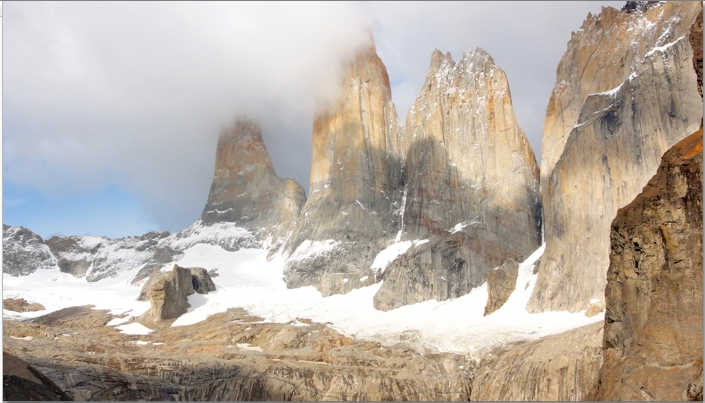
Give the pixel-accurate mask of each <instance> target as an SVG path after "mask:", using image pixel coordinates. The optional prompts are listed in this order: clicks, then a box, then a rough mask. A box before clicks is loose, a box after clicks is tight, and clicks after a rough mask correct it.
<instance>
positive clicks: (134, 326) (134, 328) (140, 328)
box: [117, 322, 152, 335]
mask: <svg viewBox="0 0 705 403" xmlns="http://www.w3.org/2000/svg"><path fill="white" fill-rule="evenodd" d="M117 329H120V331H121V332H123V333H125V334H136V335H145V334H150V333H151V332H152V329H150V328H148V327H147V326H145V325H143V324H141V323H137V322H132V323H128V324H126V325H120V326H118V327H117Z"/></svg>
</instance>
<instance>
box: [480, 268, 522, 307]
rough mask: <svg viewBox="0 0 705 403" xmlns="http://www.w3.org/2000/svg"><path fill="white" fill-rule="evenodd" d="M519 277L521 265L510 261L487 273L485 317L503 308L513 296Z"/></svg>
mask: <svg viewBox="0 0 705 403" xmlns="http://www.w3.org/2000/svg"><path fill="white" fill-rule="evenodd" d="M517 277H519V263H517V261H516V260H514V259H509V260H508V261H506V262H504V263H503V264H502V265H501V266H499V267H497V268H496V269H494V270H490V271H488V272H487V306H486V307H485V315H489V314H491V313H492V312H494V311H496V310H497V309H499V308H501V307H502V305H504V303H505V302H507V300H508V299H509V296H510V295H512V293H513V292H514V290H515V289H516V285H517Z"/></svg>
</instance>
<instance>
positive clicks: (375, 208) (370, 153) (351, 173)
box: [285, 39, 403, 295]
mask: <svg viewBox="0 0 705 403" xmlns="http://www.w3.org/2000/svg"><path fill="white" fill-rule="evenodd" d="M342 87H343V92H342V99H341V101H340V103H339V104H338V105H337V106H335V107H333V108H331V109H330V110H328V111H327V112H325V113H322V114H320V115H318V116H317V117H316V118H315V120H314V125H313V152H312V165H311V182H310V187H309V198H308V201H307V203H306V205H305V207H304V209H303V211H302V214H301V217H300V219H299V220H298V222H297V224H296V228H295V230H294V233H293V235H292V238H291V240H290V242H289V243H288V245H287V247H286V248H285V253H286V254H287V255H288V260H287V263H286V268H285V276H286V282H287V286H289V287H301V286H307V285H314V286H316V288H317V289H318V290H319V291H321V293H323V294H324V295H330V294H336V293H346V292H348V291H350V290H352V289H354V288H359V287H360V286H363V285H369V284H372V283H373V282H374V276H373V273H372V271H371V270H370V266H371V264H372V262H373V260H374V258H375V256H376V255H377V253H378V252H379V251H380V250H382V249H383V248H384V247H385V246H386V241H387V240H389V239H392V238H393V237H394V234H395V233H394V231H395V230H396V228H397V221H398V216H397V214H395V211H396V209H397V208H398V205H397V204H396V203H398V199H399V198H400V191H399V189H401V184H402V182H403V169H402V158H403V156H402V146H401V144H402V138H401V137H400V135H401V134H400V132H399V128H398V122H397V114H396V109H395V107H394V104H393V103H392V100H391V90H390V85H389V76H388V75H387V69H386V67H385V66H384V64H383V63H382V60H381V59H380V58H379V56H377V53H376V50H375V46H374V43H373V42H372V41H371V39H370V43H369V44H368V46H367V47H366V48H364V49H361V50H360V51H359V52H358V53H357V54H356V56H355V57H354V59H353V60H351V61H350V62H349V64H348V66H347V69H346V73H345V76H344V81H343V84H342Z"/></svg>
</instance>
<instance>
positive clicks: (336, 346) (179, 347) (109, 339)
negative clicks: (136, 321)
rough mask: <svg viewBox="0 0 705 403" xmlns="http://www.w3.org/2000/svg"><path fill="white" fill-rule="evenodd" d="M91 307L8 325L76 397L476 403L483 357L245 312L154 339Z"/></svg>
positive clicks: (24, 354) (6, 338)
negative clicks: (357, 337)
mask: <svg viewBox="0 0 705 403" xmlns="http://www.w3.org/2000/svg"><path fill="white" fill-rule="evenodd" d="M112 319H113V316H112V315H110V314H109V313H107V312H106V311H98V310H94V309H90V308H87V307H78V308H70V309H65V310H62V311H58V312H54V313H53V314H50V315H46V316H45V317H42V318H38V319H35V320H34V321H33V322H20V321H7V322H6V323H5V324H4V326H3V347H4V349H5V350H7V351H8V352H11V353H12V354H15V355H17V356H18V357H20V358H22V359H24V360H26V361H27V362H29V363H30V364H31V365H32V366H34V367H36V368H37V369H38V370H39V371H41V372H42V373H44V374H46V376H47V377H48V378H50V379H51V380H52V381H53V382H54V383H56V384H57V385H58V386H59V387H60V388H61V389H62V390H64V391H65V392H66V394H67V395H69V396H70V397H71V398H73V399H74V400H128V401H136V400H160V401H167V400H187V401H240V400H245V401H251V400H269V401H287V400H302V401H334V400H362V401H379V400H389V401H402V400H410V401H413V400H415V401H467V400H468V399H469V398H470V383H471V382H470V379H471V376H472V371H473V369H474V361H473V360H471V359H469V358H467V357H464V356H462V355H458V354H449V353H436V354H426V355H421V354H419V353H417V352H415V351H413V350H411V349H409V348H405V347H402V346H399V347H382V346H380V345H379V344H377V343H370V342H358V341H354V340H352V339H351V338H349V337H346V336H344V335H342V334H340V333H338V332H337V331H335V330H333V329H331V328H329V327H327V326H326V325H324V324H321V323H316V322H312V321H310V320H307V319H305V318H300V319H299V320H298V321H296V323H289V324H277V323H266V322H264V321H263V320H262V318H258V317H252V316H249V315H247V314H245V313H244V312H243V311H242V310H240V309H231V310H228V311H227V312H223V313H219V314H216V315H213V316H211V317H209V318H208V319H206V320H205V321H203V322H200V323H198V324H195V325H189V326H178V327H164V328H159V329H155V330H154V331H153V332H151V333H149V334H147V335H126V334H121V333H120V332H118V331H117V330H116V329H115V328H114V327H112V326H105V324H106V323H108V322H110V321H111V320H112Z"/></svg>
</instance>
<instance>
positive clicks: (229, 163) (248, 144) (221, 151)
mask: <svg viewBox="0 0 705 403" xmlns="http://www.w3.org/2000/svg"><path fill="white" fill-rule="evenodd" d="M305 201H306V195H305V192H304V190H303V188H302V187H301V185H299V184H298V183H296V181H294V180H293V179H289V178H286V179H283V178H280V177H278V176H277V174H276V172H275V171H274V166H273V165H272V160H271V159H270V158H269V153H268V152H267V148H266V147H265V145H264V141H263V140H262V130H261V129H260V127H259V125H258V124H257V123H256V122H255V121H254V120H252V119H249V118H240V119H238V120H237V121H235V123H234V125H233V127H230V128H227V129H224V130H223V131H222V132H221V134H220V138H219V139H218V148H217V150H216V160H215V173H214V174H213V182H212V184H211V189H210V192H209V194H208V201H207V202H206V206H205V207H204V209H203V213H202V214H201V221H202V223H203V224H204V225H206V226H209V225H212V224H215V223H235V224H237V225H238V226H240V227H243V228H247V229H249V230H250V231H252V232H255V233H257V234H258V236H259V238H261V239H266V238H268V237H270V236H272V237H273V239H272V241H273V242H275V243H276V242H277V241H280V238H282V237H283V236H284V235H285V234H287V233H288V231H290V230H291V227H292V225H293V223H294V222H296V219H297V218H298V217H299V213H300V212H301V208H302V207H303V204H304V203H305Z"/></svg>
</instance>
